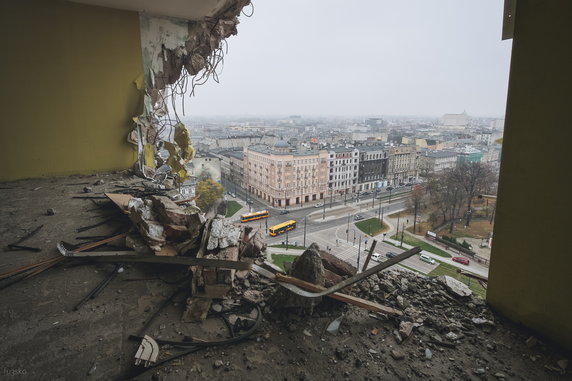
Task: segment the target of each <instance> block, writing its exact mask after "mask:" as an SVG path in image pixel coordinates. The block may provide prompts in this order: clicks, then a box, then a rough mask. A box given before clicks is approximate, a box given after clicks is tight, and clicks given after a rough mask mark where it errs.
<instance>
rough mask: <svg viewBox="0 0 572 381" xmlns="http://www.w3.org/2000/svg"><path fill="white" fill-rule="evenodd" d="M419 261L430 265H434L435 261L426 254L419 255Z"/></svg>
mask: <svg viewBox="0 0 572 381" xmlns="http://www.w3.org/2000/svg"><path fill="white" fill-rule="evenodd" d="M419 259H420V260H422V261H423V262H427V263H429V264H430V265H434V264H435V260H434V259H433V258H431V257H430V256H428V255H427V254H421V255H420V256H419Z"/></svg>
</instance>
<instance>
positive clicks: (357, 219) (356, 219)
mask: <svg viewBox="0 0 572 381" xmlns="http://www.w3.org/2000/svg"><path fill="white" fill-rule="evenodd" d="M359 220H363V216H362V215H361V214H356V215H355V216H354V221H359Z"/></svg>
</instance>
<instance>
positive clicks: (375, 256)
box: [371, 253, 381, 262]
mask: <svg viewBox="0 0 572 381" xmlns="http://www.w3.org/2000/svg"><path fill="white" fill-rule="evenodd" d="M371 260H372V261H376V262H381V254H378V253H373V254H372V255H371Z"/></svg>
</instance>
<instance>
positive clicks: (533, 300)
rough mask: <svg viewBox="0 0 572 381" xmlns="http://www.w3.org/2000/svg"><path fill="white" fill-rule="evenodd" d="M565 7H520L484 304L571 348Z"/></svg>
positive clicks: (570, 38)
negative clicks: (487, 285) (486, 302)
mask: <svg viewBox="0 0 572 381" xmlns="http://www.w3.org/2000/svg"><path fill="white" fill-rule="evenodd" d="M570 20H572V2H570V1H569V0H554V1H532V0H528V1H527V0H523V1H520V0H519V1H518V2H517V10H516V22H515V34H514V40H513V46H512V60H511V72H510V80H509V93H508V103H507V113H506V124H505V133H504V139H503V152H502V164H501V175H500V184H499V194H498V196H499V197H498V207H497V215H496V219H495V231H494V241H493V250H492V261H491V267H490V274H489V287H488V290H487V301H488V302H489V303H490V304H491V305H492V306H493V307H495V308H496V309H498V310H499V311H500V312H502V313H503V314H505V315H506V316H508V317H509V318H511V319H513V320H516V321H518V322H522V323H524V324H525V325H527V326H529V327H530V328H533V329H534V330H536V331H538V332H539V333H541V334H542V335H544V336H545V337H547V338H549V339H551V340H553V341H556V342H558V343H560V344H562V345H563V346H565V347H567V348H568V349H572V287H571V286H572V250H571V249H570V240H569V239H568V238H569V237H570V226H571V224H570V221H571V219H572V208H571V198H570V195H571V189H572V188H571V187H570V185H568V184H570V181H571V180H570V178H571V177H570V173H571V169H570V168H571V164H572V160H571V159H570V149H569V147H570V142H571V141H572V133H571V131H572V128H571V126H570V124H571V123H572V118H571V116H572V114H571V111H570V110H572V108H571V107H572V27H571V26H572V24H571V23H570Z"/></svg>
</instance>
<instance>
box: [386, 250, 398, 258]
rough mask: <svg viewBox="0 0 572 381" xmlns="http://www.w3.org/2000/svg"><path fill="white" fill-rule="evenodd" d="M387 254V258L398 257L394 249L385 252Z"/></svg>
mask: <svg viewBox="0 0 572 381" xmlns="http://www.w3.org/2000/svg"><path fill="white" fill-rule="evenodd" d="M385 256H386V257H387V258H394V257H397V253H394V252H393V251H388V252H387V253H385Z"/></svg>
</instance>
